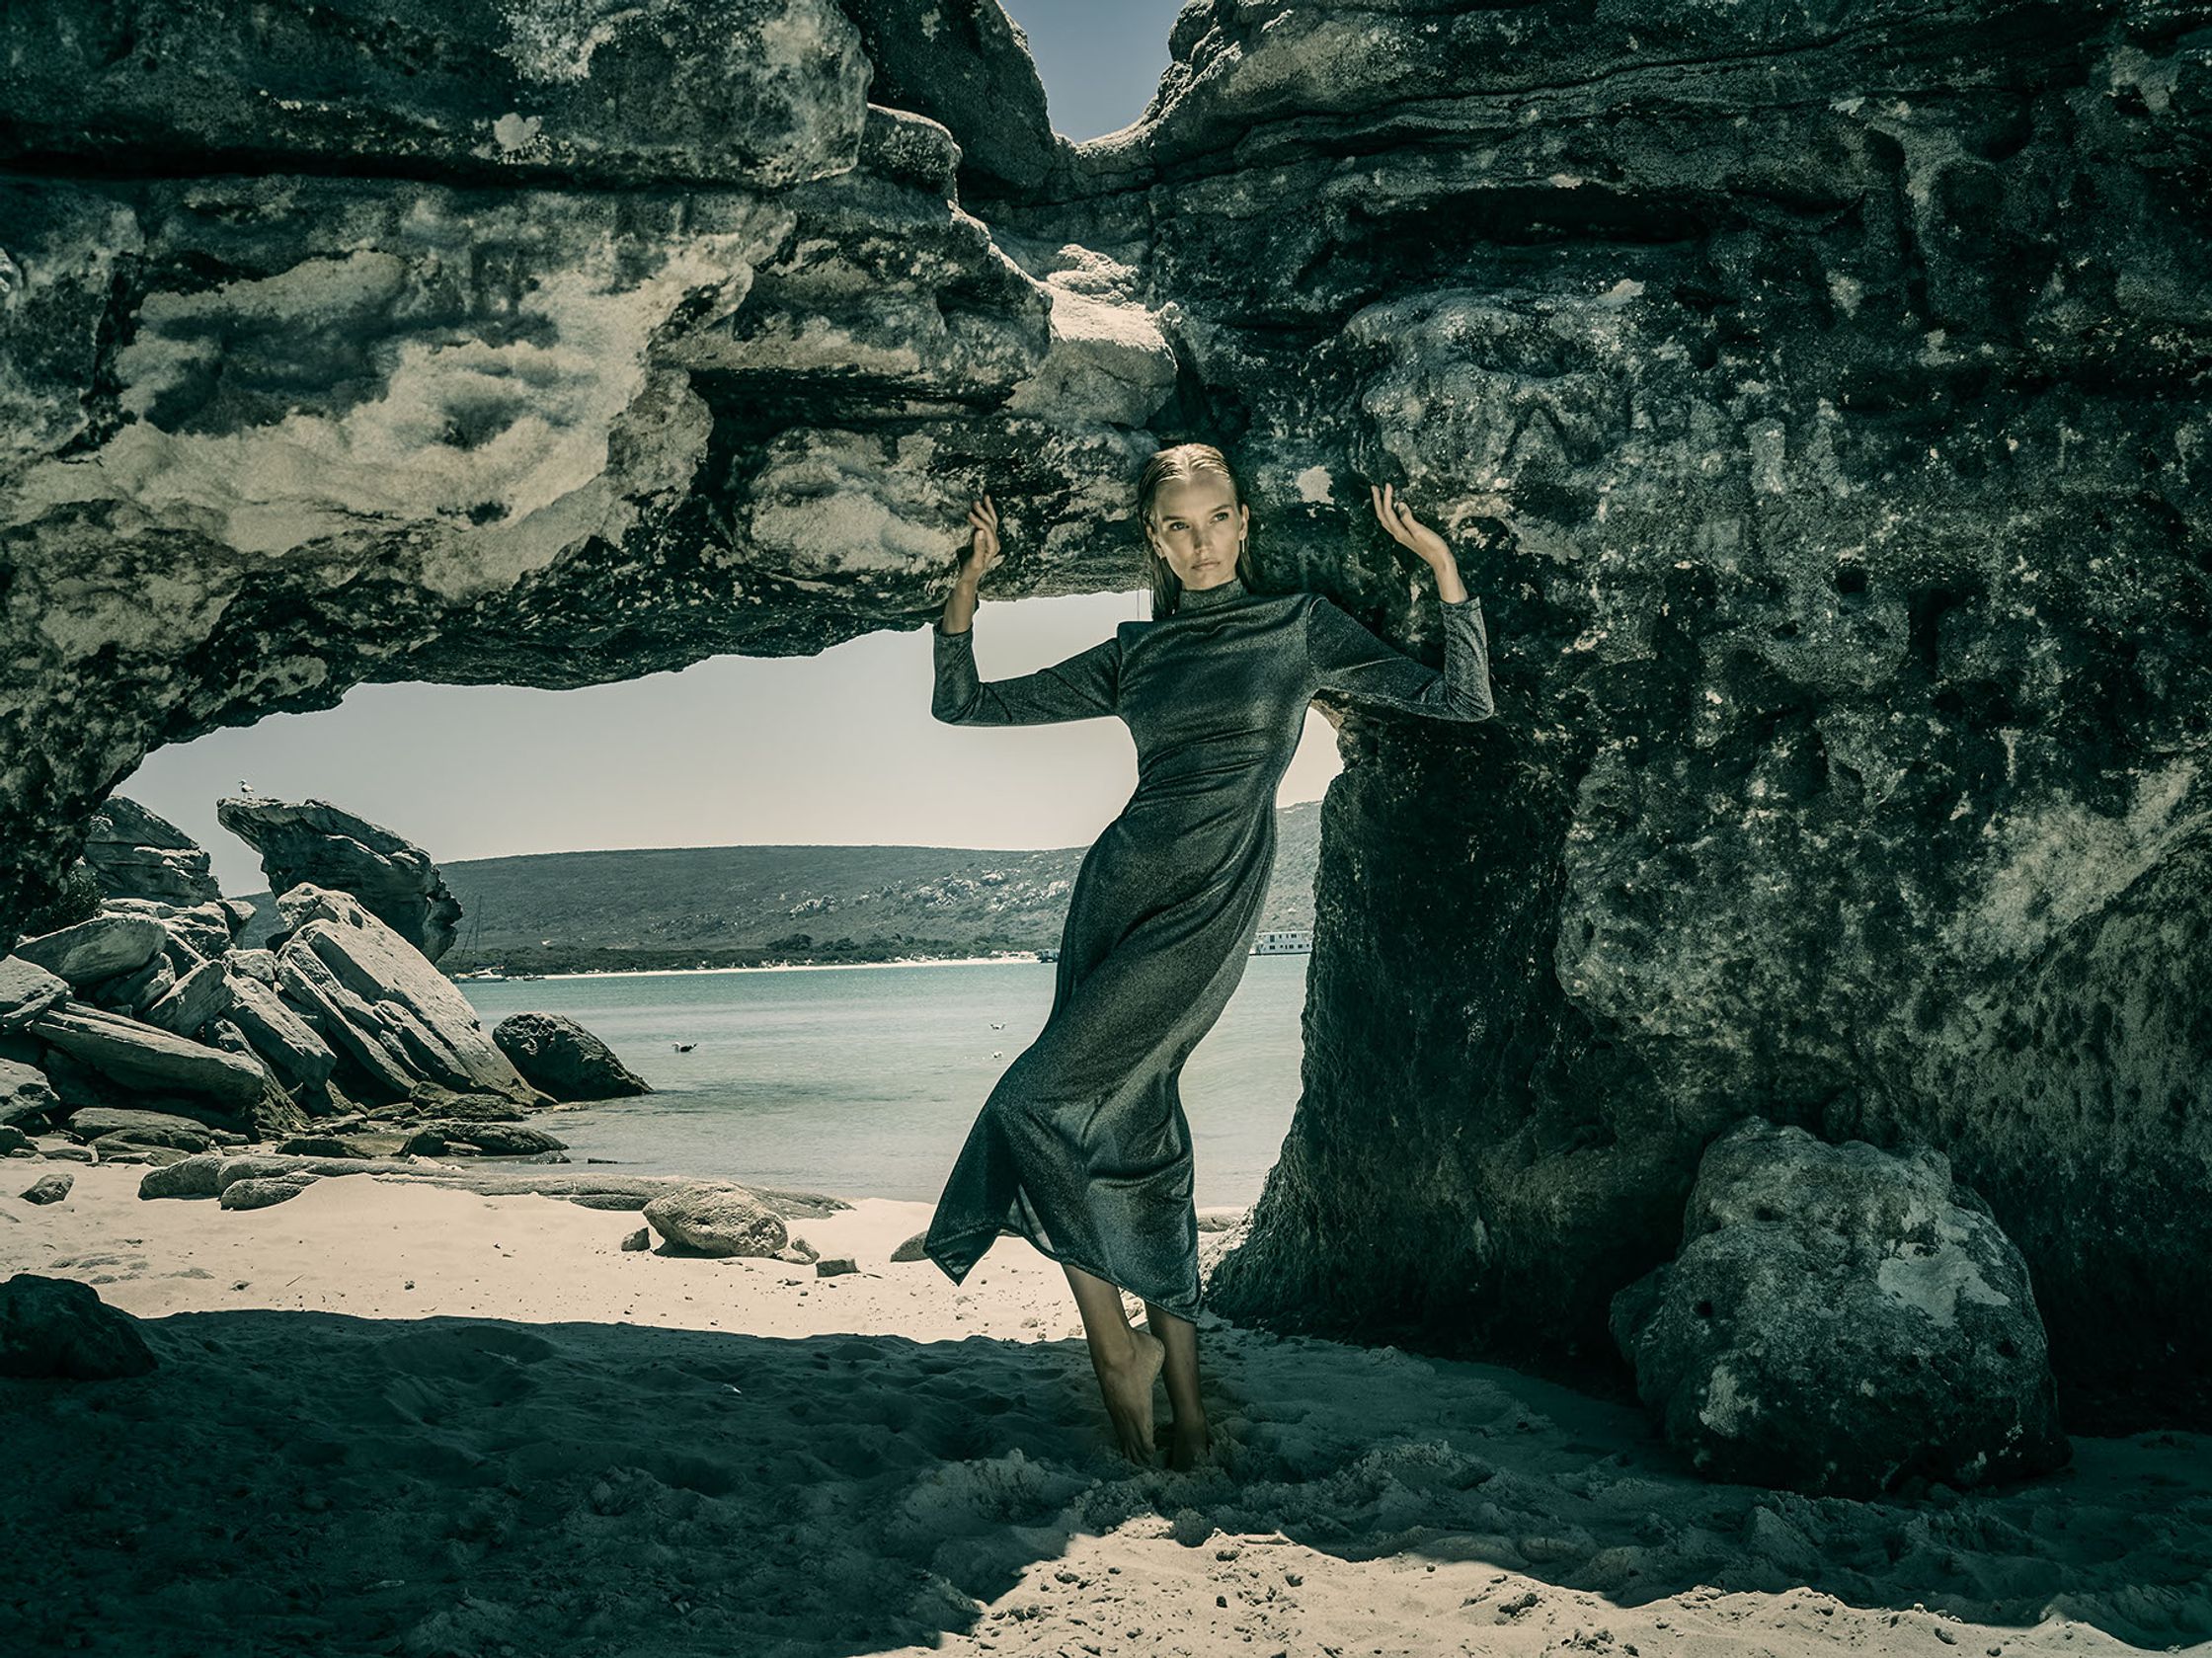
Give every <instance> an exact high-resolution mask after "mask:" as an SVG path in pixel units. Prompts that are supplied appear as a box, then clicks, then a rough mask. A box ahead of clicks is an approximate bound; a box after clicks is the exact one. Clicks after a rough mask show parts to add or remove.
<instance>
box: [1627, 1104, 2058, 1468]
mask: <svg viewBox="0 0 2212 1658" xmlns="http://www.w3.org/2000/svg"><path fill="white" fill-rule="evenodd" d="M1682 1229H1683V1239H1684V1241H1683V1247H1682V1251H1681V1253H1680V1254H1678V1255H1677V1256H1676V1257H1675V1259H1674V1260H1673V1262H1672V1263H1670V1264H1667V1265H1664V1266H1660V1267H1657V1268H1655V1269H1654V1270H1653V1271H1652V1272H1651V1273H1650V1274H1648V1275H1647V1276H1645V1277H1644V1278H1642V1279H1639V1280H1638V1281H1637V1282H1636V1283H1634V1284H1632V1285H1630V1286H1628V1287H1627V1288H1626V1289H1624V1290H1622V1291H1621V1292H1620V1294H1619V1295H1618V1296H1616V1297H1615V1298H1614V1303H1613V1331H1614V1337H1615V1339H1616V1340H1617V1341H1618V1342H1619V1343H1620V1349H1621V1352H1622V1353H1623V1354H1624V1355H1625V1356H1626V1357H1627V1358H1628V1360H1629V1361H1630V1362H1631V1363H1632V1364H1633V1365H1634V1366H1635V1372H1636V1389H1637V1392H1638V1393H1639V1394H1640V1395H1641V1397H1642V1399H1643V1401H1644V1404H1645V1405H1646V1406H1647V1407H1648V1408H1649V1409H1650V1411H1651V1413H1652V1415H1653V1417H1654V1418H1655V1419H1656V1420H1657V1422H1658V1423H1659V1425H1660V1427H1661V1428H1662V1430H1663V1431H1664V1432H1665V1434H1666V1436H1667V1440H1668V1442H1669V1443H1670V1444H1672V1445H1673V1446H1675V1447H1676V1448H1677V1449H1678V1450H1680V1451H1682V1452H1684V1453H1685V1454H1686V1455H1687V1456H1688V1457H1689V1458H1690V1461H1691V1465H1692V1466H1693V1467H1695V1468H1697V1469H1698V1471H1699V1472H1700V1473H1703V1474H1705V1475H1707V1476H1708V1477H1710V1478H1713V1479H1724V1480H1732V1481H1739V1482H1742V1483H1745V1484H1755V1485H1778V1486H1788V1487H1791V1488H1793V1489H1795V1490H1799V1491H1804V1492H1808V1493H1812V1494H1816V1495H1833V1496H1851V1497H1871V1496H1876V1495H1879V1494H1880V1493H1882V1492H1885V1491H1891V1490H1895V1489H1897V1488H1898V1487H1899V1486H1901V1485H1903V1484H1904V1483H1906V1482H1907V1481H1909V1480H1916V1479H1917V1480H1920V1481H1922V1482H1927V1481H1933V1480H1939V1481H1941V1482H1942V1483H1944V1484H1946V1485H1950V1486H1953V1487H1966V1486H1972V1485H1980V1484H1984V1483H1986V1482H1989V1481H1992V1480H2003V1479H2016V1478H2018V1477H2020V1476H2022V1475H2024V1474H2033V1473H2043V1472H2046V1471H2048V1470H2049V1469H2052V1468H2055V1467H2058V1466H2060V1465H2062V1464H2063V1463H2065V1462H2066V1461H2067V1460H2068V1458H2069V1456H2070V1455H2071V1453H2070V1452H2069V1450H2068V1447H2067V1443H2066V1439H2065V1436H2064V1435H2063V1434H2062V1433H2061V1432H2060V1431H2059V1421H2058V1402H2057V1392H2056V1389H2055V1385H2054V1383H2053V1382H2052V1378H2051V1369H2050V1359H2049V1355H2048V1353H2047V1351H2046V1349H2045V1343H2044V1338H2043V1323H2042V1320H2041V1318H2040V1317H2038V1316H2037V1314H2036V1310H2035V1297H2034V1294H2033V1292H2032V1290H2031V1289H2030V1287H2029V1285H2028V1274H2027V1266H2026V1263H2025V1262H2023V1261H2022V1260H2021V1259H2020V1252H2019V1251H2018V1250H2017V1249H2016V1248H2015V1247H2014V1246H2013V1243H2012V1241H2011V1240H2010V1239H2009V1238H2007V1237H2006V1236H2005V1234H2004V1232H2003V1231H2001V1230H2000V1229H1999V1227H1998V1224H1997V1222H1996V1221H1995V1220H1994V1219H1993V1218H1992V1217H1991V1215H1990V1213H1989V1206H1988V1205H1987V1204H1985V1203H1984V1202H1982V1200H1981V1199H1980V1198H1979V1197H1978V1196H1976V1195H1975V1194H1974V1193H1973V1192H1972V1191H1971V1190H1970V1189H1968V1188H1967V1187H1964V1186H1961V1185H1958V1184H1956V1183H1954V1182H1953V1181H1952V1179H1951V1174H1950V1164H1949V1162H1948V1160H1947V1159H1945V1158H1944V1156H1943V1155H1942V1153H1941V1152H1939V1151H1936V1150H1932V1149H1930V1148H1929V1147H1926V1146H1919V1147H1915V1148H1913V1149H1912V1150H1910V1151H1908V1152H1905V1153H1903V1154H1898V1155H1893V1154H1891V1153H1889V1152H1886V1151H1883V1150H1880V1149H1878V1148H1877V1147H1875V1146H1872V1145H1867V1144H1865V1143H1864V1142H1863V1141H1852V1142H1850V1143H1848V1144H1846V1145H1824V1144H1823V1143H1822V1142H1820V1141H1819V1140H1817V1139H1815V1138H1814V1137H1813V1136H1812V1135H1810V1134H1808V1133H1806V1132H1805V1131H1804V1130H1803V1129H1801V1128H1797V1127H1795V1126H1786V1127H1777V1126H1776V1125H1774V1124H1771V1123H1767V1122H1764V1121H1761V1120H1760V1119H1758V1118H1752V1119H1749V1120H1747V1121H1746V1122H1744V1123H1743V1124H1741V1125H1740V1126H1739V1127H1738V1128H1736V1129H1735V1130H1734V1131H1732V1132H1731V1133H1729V1134H1726V1135H1723V1136H1722V1137H1721V1138H1720V1139H1718V1140H1716V1141H1714V1142H1713V1144H1712V1145H1711V1146H1710V1147H1709V1148H1708V1149H1707V1150H1706V1152H1705V1155H1704V1160H1703V1161H1702V1162H1701V1163H1700V1164H1699V1169H1698V1183H1697V1184H1696V1186H1694V1187H1693V1188H1692V1189H1691V1193H1690V1205H1689V1209H1688V1211H1687V1213H1686V1214H1685V1215H1684V1217H1683V1228H1682Z"/></svg>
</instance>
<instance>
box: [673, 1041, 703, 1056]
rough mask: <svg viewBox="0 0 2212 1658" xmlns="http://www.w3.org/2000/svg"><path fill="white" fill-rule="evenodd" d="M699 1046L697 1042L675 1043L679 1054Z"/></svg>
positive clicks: (686, 1052)
mask: <svg viewBox="0 0 2212 1658" xmlns="http://www.w3.org/2000/svg"><path fill="white" fill-rule="evenodd" d="M698 1046H699V1045H698V1044H697V1043H696V1042H679V1043H677V1044H676V1045H675V1051H676V1052H677V1053H678V1054H688V1053H690V1052H691V1050H692V1049H694V1048H696V1047H698Z"/></svg>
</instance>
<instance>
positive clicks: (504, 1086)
mask: <svg viewBox="0 0 2212 1658" xmlns="http://www.w3.org/2000/svg"><path fill="white" fill-rule="evenodd" d="M276 907H277V908H278V909H280V910H282V911H283V913H284V916H285V918H286V919H287V920H289V921H290V922H291V924H292V928H293V932H292V936H291V937H290V938H288V939H287V940H286V941H285V942H284V945H283V947H282V948H281V949H279V950H278V951H277V952H276V960H277V970H276V971H277V986H278V988H279V989H280V990H281V991H282V992H283V994H284V995H285V997H286V998H287V999H289V1000H290V1001H291V1002H292V1003H293V1005H294V1006H297V1007H300V1008H303V1009H306V1010H308V1011H309V1012H310V1013H311V1014H312V1015H315V1016H316V1017H315V1018H314V1023H315V1028H316V1029H317V1030H318V1031H319V1032H320V1033H321V1035H322V1036H323V1038H324V1040H325V1041H326V1042H336V1043H337V1044H338V1045H339V1046H341V1047H343V1048H344V1049H345V1050H346V1051H347V1053H348V1055H349V1056H350V1057H351V1058H352V1059H354V1060H355V1061H356V1063H358V1064H359V1065H360V1066H361V1067H362V1069H363V1070H364V1071H365V1072H366V1073H367V1075H368V1077H369V1078H370V1079H371V1081H373V1082H374V1083H375V1084H376V1085H377V1086H379V1087H380V1088H382V1089H383V1090H384V1094H385V1097H386V1098H387V1099H403V1098H406V1097H407V1095H408V1093H409V1091H410V1090H411V1089H412V1087H413V1086H414V1083H415V1080H416V1078H417V1077H424V1078H427V1079H428V1080H431V1081H434V1082H440V1083H444V1084H446V1085H448V1086H450V1087H454V1088H459V1089H464V1090H468V1091H473V1092H491V1093H499V1094H505V1095H507V1096H509V1097H510V1098H512V1099H514V1100H517V1101H520V1102H521V1103H523V1104H525V1105H536V1104H538V1103H540V1101H541V1096H540V1095H539V1092H538V1090H537V1089H536V1088H534V1087H532V1086H531V1085H530V1084H529V1083H528V1082H525V1081H524V1080H523V1079H522V1076H521V1073H520V1072H518V1071H517V1070H515V1068H514V1066H513V1065H512V1064H510V1063H509V1061H508V1058H507V1056H506V1055H505V1054H502V1053H501V1052H500V1051H499V1049H498V1047H497V1046H495V1045H494V1044H493V1042H492V1041H491V1039H490V1038H489V1037H487V1036H486V1035H485V1034H484V1027H483V1025H482V1024H481V1023H480V1022H479V1021H478V1019H477V1017H476V1013H475V1010H474V1009H473V1008H471V1007H470V1006H469V1004H468V998H467V997H465V996H463V995H462V994H461V992H460V991H459V990H457V989H455V988H454V987H453V984H452V982H451V981H450V980H448V979H447V978H446V977H445V976H444V975H443V974H441V973H439V972H438V971H437V970H436V969H435V968H434V967H432V966H431V964H430V963H429V962H428V961H426V960H425V959H424V958H423V956H422V954H421V952H420V951H418V950H416V949H415V948H414V947H413V946H412V945H410V944H408V943H407V942H406V941H405V940H404V939H402V938H401V937H400V936H399V935H398V934H397V933H395V932H393V931H392V929H391V928H389V927H387V926H386V925H385V924H384V923H383V922H382V921H380V920H378V919H377V918H376V917H375V916H374V915H372V914H370V913H369V912H368V910H367V909H366V908H364V907H363V906H362V905H361V904H360V903H359V902H358V901H357V900H356V899H354V898H352V897H350V896H348V895H347V894H344V893H334V892H329V891H326V890H325V889H323V888H320V887H315V886H307V885H302V886H298V887H294V888H292V889H291V890H290V891H289V892H287V893H285V894H284V896H283V897H282V898H280V899H278V900H277V901H276Z"/></svg>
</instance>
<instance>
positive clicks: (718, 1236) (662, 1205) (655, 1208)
mask: <svg viewBox="0 0 2212 1658" xmlns="http://www.w3.org/2000/svg"><path fill="white" fill-rule="evenodd" d="M645 1219H646V1222H647V1224H650V1225H651V1226H652V1227H653V1229H654V1230H655V1231H657V1232H659V1233H660V1234H661V1235H662V1236H663V1237H664V1238H666V1239H668V1241H669V1243H670V1244H671V1245H672V1247H673V1248H674V1249H675V1250H676V1251H677V1252H678V1253H681V1254H689V1255H773V1254H775V1253H776V1252H777V1251H778V1250H780V1249H782V1248H784V1247H785V1246H786V1245H788V1244H789V1243H790V1241H791V1233H790V1229H789V1228H788V1227H786V1226H785V1225H784V1224H783V1218H782V1217H781V1216H779V1215H778V1214H776V1212H775V1211H774V1210H772V1209H770V1208H769V1207H768V1206H767V1205H766V1204H764V1203H762V1202H761V1201H760V1199H759V1198H758V1196H756V1195H755V1194H754V1193H752V1192H751V1191H748V1190H747V1189H746V1188H744V1187H742V1186H723V1185H713V1184H706V1183H694V1184H690V1185H685V1186H680V1187H678V1188H676V1189H675V1190H674V1191H672V1192H665V1193H663V1194H662V1195H661V1196H659V1197H657V1198H655V1199H653V1201H652V1202H650V1203H648V1204H647V1205H646V1206H645Z"/></svg>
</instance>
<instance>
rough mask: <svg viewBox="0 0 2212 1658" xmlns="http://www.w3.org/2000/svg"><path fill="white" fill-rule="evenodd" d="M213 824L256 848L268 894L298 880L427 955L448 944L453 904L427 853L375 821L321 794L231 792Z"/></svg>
mask: <svg viewBox="0 0 2212 1658" xmlns="http://www.w3.org/2000/svg"><path fill="white" fill-rule="evenodd" d="M215 822H217V823H218V824H220V825H222V827H223V828H224V829H228V830H230V832H231V833H233V834H235V835H236V836H238V838H239V839H241V840H243V841H244V842H245V843H246V844H247V845H249V846H251V847H252V848H253V849H254V850H255V851H257V852H259V853H260V854H261V867H262V873H263V874H265V875H267V876H268V877H269V890H270V891H271V892H272V893H288V892H290V891H291V889H292V888H294V887H296V886H298V885H300V884H301V883H302V882H306V883H308V884H309V885H311V886H317V887H329V888H333V889H335V890H336V891H338V892H342V893H347V894H350V895H351V896H352V897H354V898H356V899H358V900H359V901H360V904H361V908H364V909H366V910H367V911H368V912H369V913H370V914H371V915H374V916H375V917H376V918H377V919H378V920H379V921H382V922H383V923H384V924H385V925H386V926H388V927H390V928H391V929H392V930H393V931H394V932H396V933H398V934H399V935H400V937H402V938H403V939H405V940H406V941H407V942H408V943H409V944H412V945H413V946H414V947H415V948H416V949H418V950H420V951H421V952H422V953H423V955H424V957H425V958H426V959H427V960H430V961H434V962H435V961H436V960H437V958H438V957H440V956H442V955H444V954H445V951H446V947H447V946H448V945H450V944H451V943H452V942H453V925H454V923H455V922H456V921H458V920H459V919H460V918H461V907H460V904H459V903H458V901H456V900H455V899H454V897H453V895H452V894H451V893H450V892H448V891H447V890H446V886H445V878H444V877H443V876H442V875H440V874H439V873H438V872H437V865H436V864H435V863H434V862H433V861H432V860H431V855H430V853H428V852H426V851H424V850H423V848H422V847H420V846H418V845H416V844H415V843H414V842H413V841H412V840H409V839H407V838H406V837H405V836H404V835H399V834H394V833H393V832H392V831H391V830H390V829H386V828H384V827H383V826H382V825H381V824H372V823H370V822H369V821H368V820H367V819H366V818H363V817H361V816H359V815H358V814H357V813H353V812H349V811H347V810H346V809H345V808H344V807H342V806H333V805H332V804H331V803H330V802H329V801H327V800H266V799H263V798H261V797H259V796H255V797H251V798H247V797H242V796H238V795H228V796H225V797H224V798H223V799H221V800H218V801H217V802H215ZM203 855H204V854H203Z"/></svg>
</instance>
